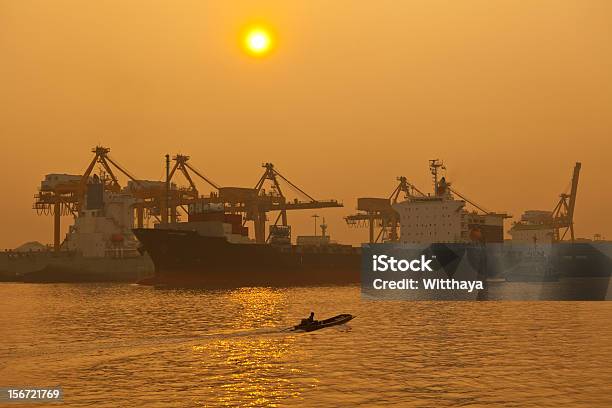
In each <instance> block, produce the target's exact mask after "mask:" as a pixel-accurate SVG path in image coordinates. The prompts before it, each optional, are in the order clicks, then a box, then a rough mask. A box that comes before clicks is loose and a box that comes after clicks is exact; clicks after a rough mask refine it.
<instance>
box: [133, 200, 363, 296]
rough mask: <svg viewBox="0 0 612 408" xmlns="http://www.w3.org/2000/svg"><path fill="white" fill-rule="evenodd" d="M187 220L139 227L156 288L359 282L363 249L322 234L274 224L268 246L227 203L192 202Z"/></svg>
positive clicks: (135, 230) (137, 229) (323, 229)
mask: <svg viewBox="0 0 612 408" xmlns="http://www.w3.org/2000/svg"><path fill="white" fill-rule="evenodd" d="M188 217H189V218H188V221H187V222H179V223H168V224H165V225H161V224H157V225H156V228H153V229H147V228H136V229H134V234H135V235H136V237H137V238H138V240H139V241H140V242H141V243H142V248H143V250H144V251H146V252H147V253H148V254H149V255H150V256H151V258H152V259H153V263H154V264H155V276H154V277H153V278H151V279H145V280H143V281H142V282H141V283H143V284H152V285H156V286H181V287H185V286H194V287H210V288H230V287H242V286H279V287H284V286H308V285H338V284H349V283H358V282H359V279H360V267H361V249H360V248H357V247H353V246H351V245H343V244H338V243H336V242H334V241H332V240H331V239H330V237H329V235H327V233H326V226H325V224H324V223H323V224H322V225H321V227H322V228H321V235H313V236H298V237H297V243H296V244H292V243H291V227H290V226H283V225H272V226H270V234H269V239H268V242H267V243H257V242H256V241H255V240H252V239H249V237H248V228H247V227H245V226H243V217H242V215H240V214H231V213H226V212H225V211H224V208H223V205H215V204H210V203H208V204H202V205H199V204H190V206H189V213H188Z"/></svg>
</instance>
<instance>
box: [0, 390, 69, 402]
mask: <svg viewBox="0 0 612 408" xmlns="http://www.w3.org/2000/svg"><path fill="white" fill-rule="evenodd" d="M63 396H64V392H63V391H62V387H58V386H56V387H0V403H4V402H21V403H24V402H27V403H36V402H44V403H49V402H61V401H63Z"/></svg>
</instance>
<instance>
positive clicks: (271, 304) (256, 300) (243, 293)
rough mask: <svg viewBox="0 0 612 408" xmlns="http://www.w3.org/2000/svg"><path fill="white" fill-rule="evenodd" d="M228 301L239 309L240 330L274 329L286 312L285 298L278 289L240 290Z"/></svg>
mask: <svg viewBox="0 0 612 408" xmlns="http://www.w3.org/2000/svg"><path fill="white" fill-rule="evenodd" d="M229 299H230V300H231V301H232V302H233V303H235V304H237V306H238V307H239V311H238V314H237V318H238V319H239V322H238V326H239V327H240V328H261V327H276V326H277V325H278V322H279V321H281V320H282V314H283V311H285V310H287V296H286V294H285V293H283V292H282V291H280V290H278V289H271V288H240V289H236V290H234V291H232V292H230V293H229Z"/></svg>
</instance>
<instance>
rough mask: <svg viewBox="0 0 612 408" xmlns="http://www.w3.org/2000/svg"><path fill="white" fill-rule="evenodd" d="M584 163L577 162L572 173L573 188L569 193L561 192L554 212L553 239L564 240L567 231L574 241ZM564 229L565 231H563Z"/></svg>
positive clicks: (556, 240)
mask: <svg viewBox="0 0 612 408" xmlns="http://www.w3.org/2000/svg"><path fill="white" fill-rule="evenodd" d="M581 167H582V164H581V163H580V162H577V163H576V164H575V165H574V171H573V173H572V181H571V190H570V192H569V194H567V193H561V194H560V195H559V202H558V203H557V205H556V206H555V208H554V209H553V212H552V227H553V241H555V242H558V241H563V239H564V238H565V236H566V235H567V232H568V231H569V232H570V239H571V241H572V242H574V238H575V237H574V208H575V207H576V195H577V194H578V178H579V177H580V168H581ZM562 230H563V232H562Z"/></svg>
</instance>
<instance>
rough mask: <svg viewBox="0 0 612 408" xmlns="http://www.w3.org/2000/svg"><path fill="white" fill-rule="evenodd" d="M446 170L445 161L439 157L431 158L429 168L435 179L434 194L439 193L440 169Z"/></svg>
mask: <svg viewBox="0 0 612 408" xmlns="http://www.w3.org/2000/svg"><path fill="white" fill-rule="evenodd" d="M439 168H441V169H442V170H446V167H445V166H444V163H443V162H442V161H441V160H439V159H431V160H429V169H430V171H431V175H432V176H433V181H434V195H436V196H437V195H438V169H439Z"/></svg>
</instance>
